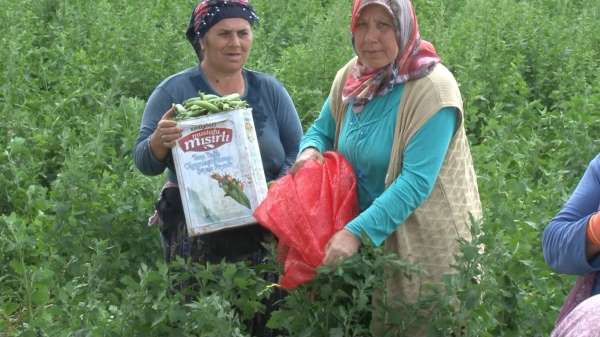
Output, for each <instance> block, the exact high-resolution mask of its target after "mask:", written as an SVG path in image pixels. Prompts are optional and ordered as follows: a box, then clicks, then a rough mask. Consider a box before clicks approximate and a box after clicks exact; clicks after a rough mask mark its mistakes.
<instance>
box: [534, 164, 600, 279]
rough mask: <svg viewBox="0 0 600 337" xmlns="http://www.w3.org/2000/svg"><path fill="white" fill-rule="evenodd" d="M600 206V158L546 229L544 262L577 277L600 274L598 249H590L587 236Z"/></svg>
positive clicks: (590, 166) (584, 175)
mask: <svg viewBox="0 0 600 337" xmlns="http://www.w3.org/2000/svg"><path fill="white" fill-rule="evenodd" d="M599 203H600V156H596V158H594V159H593V160H592V161H591V162H590V164H589V166H588V167H587V169H586V170H585V173H584V174H583V177H582V178H581V180H580V181H579V183H578V184H577V187H576V188H575V190H574V191H573V193H572V194H571V196H570V197H569V200H568V201H567V202H566V203H565V204H564V206H563V207H562V209H561V210H560V211H559V213H558V214H557V215H556V216H555V217H554V218H553V219H552V220H551V221H550V223H549V224H548V226H546V228H545V229H544V233H543V238H542V248H543V252H544V259H545V260H546V263H547V264H548V265H549V266H550V267H551V268H552V269H553V270H555V271H557V272H559V273H564V274H577V275H582V274H585V273H588V272H592V271H599V270H600V255H598V249H597V247H590V243H589V242H588V239H587V235H586V232H587V225H588V222H589V219H590V217H591V216H592V215H593V214H594V213H595V212H597V211H598V206H599ZM594 248H596V249H594Z"/></svg>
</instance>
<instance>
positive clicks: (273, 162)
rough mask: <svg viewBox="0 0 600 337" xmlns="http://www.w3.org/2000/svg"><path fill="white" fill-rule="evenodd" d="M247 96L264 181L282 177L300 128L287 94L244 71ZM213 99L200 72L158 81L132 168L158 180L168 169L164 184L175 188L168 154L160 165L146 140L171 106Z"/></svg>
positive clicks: (267, 80)
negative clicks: (203, 96) (208, 96)
mask: <svg viewBox="0 0 600 337" xmlns="http://www.w3.org/2000/svg"><path fill="white" fill-rule="evenodd" d="M242 74H243V76H244V80H245V84H246V92H245V93H244V95H243V96H242V99H244V100H245V101H246V102H248V104H249V105H250V106H251V107H252V117H253V119H254V125H255V129H256V134H257V137H258V144H259V148H260V154H261V158H262V163H263V168H264V171H265V177H266V179H267V181H270V180H273V179H276V178H278V177H280V176H282V175H284V174H285V173H286V171H287V169H288V168H289V167H290V166H291V165H292V164H293V163H294V161H295V160H296V156H297V154H298V146H299V143H300V139H301V138H302V126H301V124H300V119H299V117H298V113H297V112H296V108H295V107H294V104H293V103H292V99H291V98H290V96H289V94H288V93H287V91H286V90H285V88H284V87H283V85H281V83H279V82H278V81H277V80H276V79H275V78H273V77H271V76H268V75H266V74H262V73H259V72H255V71H250V70H246V69H243V70H242ZM199 90H200V91H202V92H204V93H208V94H213V95H216V94H217V93H216V92H215V90H214V89H213V88H212V87H211V86H210V84H209V82H208V81H207V80H206V77H205V76H204V74H203V73H202V71H201V70H200V67H198V66H196V67H193V68H189V69H186V70H184V71H182V72H180V73H177V74H175V75H172V76H170V77H168V78H167V79H165V80H164V81H162V83H160V84H159V85H158V87H156V89H154V91H153V92H152V94H151V95H150V98H149V99H148V102H147V104H146V108H145V110H144V115H143V117H142V122H141V125H140V132H139V136H138V139H137V141H136V145H135V147H134V150H133V159H134V162H135V165H136V167H137V168H138V169H139V170H140V171H141V172H142V173H144V174H146V175H159V174H161V173H163V172H164V171H165V169H167V168H168V170H169V180H171V181H173V182H177V175H176V173H175V170H174V165H173V158H172V156H171V154H170V153H169V155H168V156H167V158H166V159H165V160H164V161H160V160H158V159H157V158H155V157H154V155H153V154H152V151H151V150H150V145H149V137H150V135H151V134H152V133H153V132H154V130H155V129H156V126H157V124H158V122H159V121H160V119H161V117H162V116H163V114H164V113H165V112H166V111H167V110H169V108H171V104H173V103H182V102H183V101H185V100H186V99H188V98H190V97H195V96H198V91H199Z"/></svg>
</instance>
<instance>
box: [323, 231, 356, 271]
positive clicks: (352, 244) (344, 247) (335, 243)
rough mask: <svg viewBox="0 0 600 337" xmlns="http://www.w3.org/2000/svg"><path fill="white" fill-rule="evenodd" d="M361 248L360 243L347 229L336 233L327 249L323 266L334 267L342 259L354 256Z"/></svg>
mask: <svg viewBox="0 0 600 337" xmlns="http://www.w3.org/2000/svg"><path fill="white" fill-rule="evenodd" d="M359 247H360V241H359V240H358V239H357V238H356V237H355V236H354V234H352V233H350V231H348V230H346V229H342V230H340V231H338V232H337V233H335V235H333V237H331V239H330V240H329V242H328V243H327V246H326V248H325V258H324V259H323V264H325V265H333V264H335V263H337V262H340V261H341V260H342V259H344V258H347V257H350V256H352V255H354V254H355V253H356V252H357V251H358V248H359Z"/></svg>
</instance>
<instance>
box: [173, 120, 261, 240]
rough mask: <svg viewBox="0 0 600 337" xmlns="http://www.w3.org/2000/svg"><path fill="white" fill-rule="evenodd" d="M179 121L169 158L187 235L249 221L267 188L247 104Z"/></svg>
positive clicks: (251, 219)
mask: <svg viewBox="0 0 600 337" xmlns="http://www.w3.org/2000/svg"><path fill="white" fill-rule="evenodd" d="M178 125H179V126H180V127H181V128H182V129H183V136H182V137H181V138H180V139H179V140H178V141H177V146H176V147H175V148H173V158H174V161H175V166H176V171H177V179H178V182H179V188H180V192H181V199H182V202H183V206H184V213H185V216H186V223H187V226H188V233H189V235H191V236H194V235H199V234H204V233H210V232H214V231H218V230H222V229H227V228H232V227H237V226H242V225H246V224H250V223H254V222H255V219H254V218H253V217H252V212H253V210H254V209H255V208H256V207H257V206H258V204H259V203H260V202H261V201H262V200H263V199H264V198H265V197H266V192H267V188H266V180H265V176H264V171H263V167H262V161H261V157H260V151H259V148H258V141H257V138H256V132H255V130H254V123H253V120H252V114H251V109H240V110H233V111H228V112H221V113H217V114H212V115H209V116H203V117H199V118H194V119H190V120H185V121H182V122H180V123H179V124H178Z"/></svg>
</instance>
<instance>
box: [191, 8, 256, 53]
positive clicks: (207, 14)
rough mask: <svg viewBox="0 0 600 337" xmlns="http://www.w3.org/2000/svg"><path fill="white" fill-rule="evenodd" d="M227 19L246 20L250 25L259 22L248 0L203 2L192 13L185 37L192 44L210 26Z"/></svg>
mask: <svg viewBox="0 0 600 337" xmlns="http://www.w3.org/2000/svg"><path fill="white" fill-rule="evenodd" d="M228 18H242V19H246V20H247V21H248V22H249V23H250V24H251V25H252V24H254V23H255V22H257V21H258V20H259V18H258V16H257V15H256V12H254V9H253V8H252V6H250V3H249V2H248V0H204V1H201V2H200V3H199V4H198V5H197V6H196V8H195V9H194V11H193V12H192V17H191V18H190V24H189V26H188V29H187V32H186V36H187V38H188V40H189V41H190V42H191V43H192V44H194V43H195V42H196V41H197V40H199V39H201V38H202V37H203V36H204V34H206V32H208V30H209V29H210V28H211V27H212V26H214V25H215V24H217V23H218V22H219V21H221V20H223V19H228Z"/></svg>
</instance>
